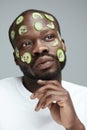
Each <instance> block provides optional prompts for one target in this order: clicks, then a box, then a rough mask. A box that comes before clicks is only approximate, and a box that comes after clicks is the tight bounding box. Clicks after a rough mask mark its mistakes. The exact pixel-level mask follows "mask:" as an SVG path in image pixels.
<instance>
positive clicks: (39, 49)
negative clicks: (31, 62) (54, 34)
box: [32, 41, 49, 56]
mask: <svg viewBox="0 0 87 130" xmlns="http://www.w3.org/2000/svg"><path fill="white" fill-rule="evenodd" d="M48 52H49V48H48V46H47V45H45V44H44V43H42V42H40V41H37V42H36V43H35V45H34V48H33V51H32V55H33V56H38V55H40V54H45V53H48Z"/></svg>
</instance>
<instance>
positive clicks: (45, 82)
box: [37, 80, 61, 86]
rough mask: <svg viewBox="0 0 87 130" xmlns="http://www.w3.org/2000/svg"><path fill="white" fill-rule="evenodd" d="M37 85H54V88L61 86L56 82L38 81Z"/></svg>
mask: <svg viewBox="0 0 87 130" xmlns="http://www.w3.org/2000/svg"><path fill="white" fill-rule="evenodd" d="M37 83H38V84H40V85H46V84H54V85H56V86H61V83H59V82H58V81H57V80H38V81H37Z"/></svg>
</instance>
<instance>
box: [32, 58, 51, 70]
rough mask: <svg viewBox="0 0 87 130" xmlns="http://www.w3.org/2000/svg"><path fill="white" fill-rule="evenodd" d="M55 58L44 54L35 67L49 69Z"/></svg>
mask: <svg viewBox="0 0 87 130" xmlns="http://www.w3.org/2000/svg"><path fill="white" fill-rule="evenodd" d="M52 63H53V58H52V57H48V56H42V57H40V58H38V59H37V60H36V62H35V64H34V66H33V68H34V69H38V68H39V69H47V68H49V67H51V66H52Z"/></svg>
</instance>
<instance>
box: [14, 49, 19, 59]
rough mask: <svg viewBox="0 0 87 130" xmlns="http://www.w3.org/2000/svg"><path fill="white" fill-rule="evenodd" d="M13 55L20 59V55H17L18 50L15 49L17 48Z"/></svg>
mask: <svg viewBox="0 0 87 130" xmlns="http://www.w3.org/2000/svg"><path fill="white" fill-rule="evenodd" d="M15 55H16V57H17V58H20V55H19V50H18V48H17V47H16V48H15Z"/></svg>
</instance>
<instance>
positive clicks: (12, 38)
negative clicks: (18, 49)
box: [11, 30, 15, 40]
mask: <svg viewBox="0 0 87 130" xmlns="http://www.w3.org/2000/svg"><path fill="white" fill-rule="evenodd" d="M14 38H15V31H14V30H12V31H11V40H14Z"/></svg>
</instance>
